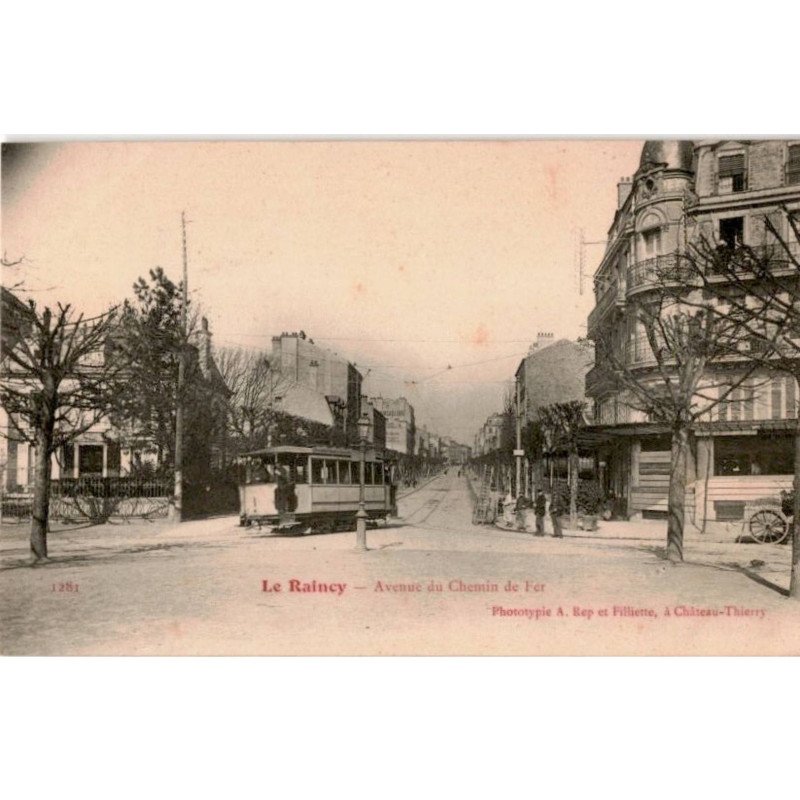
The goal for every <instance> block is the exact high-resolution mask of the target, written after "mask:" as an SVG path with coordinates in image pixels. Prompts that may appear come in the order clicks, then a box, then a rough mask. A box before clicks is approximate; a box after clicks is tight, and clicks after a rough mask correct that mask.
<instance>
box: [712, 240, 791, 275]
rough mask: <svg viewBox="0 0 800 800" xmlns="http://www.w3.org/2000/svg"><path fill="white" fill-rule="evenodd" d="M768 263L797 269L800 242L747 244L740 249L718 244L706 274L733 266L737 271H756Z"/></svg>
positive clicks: (777, 266) (771, 266)
mask: <svg viewBox="0 0 800 800" xmlns="http://www.w3.org/2000/svg"><path fill="white" fill-rule="evenodd" d="M767 263H768V264H769V266H770V268H771V269H774V270H782V269H797V264H798V263H800V242H787V243H786V246H785V247H784V246H783V245H781V244H779V243H778V242H775V243H774V244H762V245H747V246H745V247H744V248H741V249H734V248H732V247H725V246H724V245H720V247H718V248H717V250H716V251H715V253H714V260H713V262H712V263H711V264H709V267H708V272H707V274H708V275H724V274H726V273H730V272H731V267H734V268H735V269H736V271H737V272H743V273H747V272H758V269H759V268H763V267H764V266H765V265H766V264H767Z"/></svg>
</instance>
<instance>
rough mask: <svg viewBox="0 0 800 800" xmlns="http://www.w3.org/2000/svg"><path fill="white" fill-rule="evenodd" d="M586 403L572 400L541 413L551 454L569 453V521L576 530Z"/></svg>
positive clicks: (549, 407) (546, 408) (544, 409)
mask: <svg viewBox="0 0 800 800" xmlns="http://www.w3.org/2000/svg"><path fill="white" fill-rule="evenodd" d="M585 412H586V403H584V402H583V401H582V400H570V401H568V402H566V403H554V404H553V405H550V406H544V407H542V408H540V409H539V419H540V424H541V427H542V430H543V431H545V432H546V436H547V438H548V446H549V448H550V450H551V451H555V450H558V449H562V448H563V449H565V450H566V451H567V482H568V484H569V517H570V525H571V526H572V527H573V528H574V527H575V525H576V524H577V520H578V473H579V465H580V459H579V452H578V437H579V434H580V430H581V428H583V427H584V425H585V424H586V420H585Z"/></svg>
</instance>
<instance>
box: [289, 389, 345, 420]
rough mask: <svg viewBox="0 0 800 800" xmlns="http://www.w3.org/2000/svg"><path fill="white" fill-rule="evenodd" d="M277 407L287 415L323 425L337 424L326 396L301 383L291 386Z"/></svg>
mask: <svg viewBox="0 0 800 800" xmlns="http://www.w3.org/2000/svg"><path fill="white" fill-rule="evenodd" d="M275 407H276V408H277V409H278V410H279V411H282V412H283V413H285V414H289V415H291V416H293V417H300V418H301V419H305V420H309V421H310V422H320V423H322V424H323V425H333V424H334V423H335V420H334V417H333V412H332V411H331V408H330V405H329V404H328V401H327V400H326V399H325V395H322V394H320V393H319V392H315V391H314V390H313V389H312V388H310V387H309V386H303V385H302V384H299V383H293V384H291V385H290V386H289V387H288V388H287V389H286V391H285V392H284V393H283V397H281V399H280V400H277V401H276V403H275Z"/></svg>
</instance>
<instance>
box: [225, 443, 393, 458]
mask: <svg viewBox="0 0 800 800" xmlns="http://www.w3.org/2000/svg"><path fill="white" fill-rule="evenodd" d="M285 453H290V454H291V453H294V454H296V455H303V456H308V455H314V456H330V457H332V458H352V459H360V458H361V450H354V449H349V448H343V447H329V446H327V445H319V446H316V447H315V446H311V447H305V446H303V447H295V446H294V445H290V444H281V445H276V446H275V447H264V448H262V449H261V450H251V451H250V452H249V453H242V455H241V457H242V458H249V457H252V456H279V455H283V454H285ZM366 458H367V460H368V461H383V456H382V455H381V453H379V452H378V451H376V450H374V449H370V448H367V451H366Z"/></svg>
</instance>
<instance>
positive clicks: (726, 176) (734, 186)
mask: <svg viewBox="0 0 800 800" xmlns="http://www.w3.org/2000/svg"><path fill="white" fill-rule="evenodd" d="M717 178H718V183H717V186H718V187H719V193H720V194H730V193H731V192H743V191H744V190H745V189H746V188H747V170H746V168H745V163H744V153H734V154H731V155H724V156H720V157H719V161H718V163H717Z"/></svg>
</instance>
